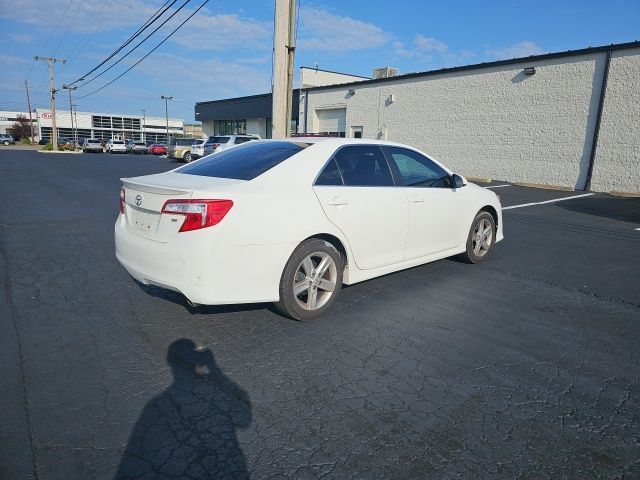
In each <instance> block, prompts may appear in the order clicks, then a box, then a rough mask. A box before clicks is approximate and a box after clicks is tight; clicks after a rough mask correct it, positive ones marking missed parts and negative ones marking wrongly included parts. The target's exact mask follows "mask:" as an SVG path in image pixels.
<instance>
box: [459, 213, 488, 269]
mask: <svg viewBox="0 0 640 480" xmlns="http://www.w3.org/2000/svg"><path fill="white" fill-rule="evenodd" d="M495 237H496V222H495V220H494V219H493V216H492V215H491V214H490V213H489V212H485V211H481V212H478V214H477V215H476V218H474V219H473V223H472V224H471V228H470V229H469V236H468V237H467V249H466V251H465V252H464V253H462V254H461V255H460V257H461V258H462V260H464V261H465V262H467V263H479V262H482V261H483V260H485V259H486V258H487V257H488V256H489V252H490V251H491V248H492V247H493V244H494V243H495Z"/></svg>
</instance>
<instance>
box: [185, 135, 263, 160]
mask: <svg viewBox="0 0 640 480" xmlns="http://www.w3.org/2000/svg"><path fill="white" fill-rule="evenodd" d="M251 140H260V136H259V135H216V136H215V137H209V138H208V139H206V140H199V141H198V142H196V143H194V144H193V145H192V146H191V160H197V159H198V158H200V157H204V156H205V155H209V154H211V153H218V152H221V151H222V150H227V149H229V148H233V147H235V146H237V145H240V144H242V143H246V142H250V141H251Z"/></svg>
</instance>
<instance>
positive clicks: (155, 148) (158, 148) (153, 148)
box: [147, 143, 167, 155]
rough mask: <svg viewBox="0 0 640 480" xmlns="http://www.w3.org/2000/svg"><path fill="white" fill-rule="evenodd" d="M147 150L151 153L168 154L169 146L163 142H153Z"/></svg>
mask: <svg viewBox="0 0 640 480" xmlns="http://www.w3.org/2000/svg"><path fill="white" fill-rule="evenodd" d="M147 152H149V153H150V154H151V155H166V154H167V147H165V146H164V145H162V144H161V143H153V144H151V145H149V147H148V148H147Z"/></svg>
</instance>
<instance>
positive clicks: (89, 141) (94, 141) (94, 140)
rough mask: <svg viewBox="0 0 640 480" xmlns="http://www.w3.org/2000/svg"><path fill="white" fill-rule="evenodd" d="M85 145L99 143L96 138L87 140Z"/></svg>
mask: <svg viewBox="0 0 640 480" xmlns="http://www.w3.org/2000/svg"><path fill="white" fill-rule="evenodd" d="M87 143H100V140H98V139H96V138H87Z"/></svg>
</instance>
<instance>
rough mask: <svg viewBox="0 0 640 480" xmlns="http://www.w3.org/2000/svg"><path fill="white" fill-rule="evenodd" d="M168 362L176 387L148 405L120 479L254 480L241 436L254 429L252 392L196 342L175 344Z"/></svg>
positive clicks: (122, 463)
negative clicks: (232, 377) (233, 378)
mask: <svg viewBox="0 0 640 480" xmlns="http://www.w3.org/2000/svg"><path fill="white" fill-rule="evenodd" d="M167 362H168V363H169V366H170V367H171V370H172V372H173V383H172V384H171V385H170V386H169V387H168V388H167V389H166V390H165V391H164V392H162V393H161V394H159V395H157V396H156V397H154V398H153V399H151V400H150V401H149V402H148V403H147V404H146V405H145V408H144V410H143V411H142V414H141V415H140V418H139V419H138V421H137V422H136V425H135V427H134V428H133V432H132V433H131V436H130V437H129V441H128V443H127V448H126V450H125V452H124V454H123V456H122V459H121V460H120V465H119V467H118V471H117V473H116V477H115V478H117V479H126V478H158V477H163V478H164V477H175V478H183V477H186V478H194V479H198V478H202V479H205V478H206V479H213V478H225V479H227V478H228V479H247V478H249V472H248V471H247V464H246V459H245V456H244V454H243V452H242V449H241V448H240V444H239V443H238V439H237V436H236V430H237V429H244V428H247V427H248V426H249V425H250V424H251V419H252V415H251V403H250V401H249V395H248V394H247V392H245V391H244V390H243V389H242V388H240V387H239V386H238V385H236V384H235V383H234V382H233V381H232V380H231V379H229V378H228V377H227V376H226V375H225V374H224V373H223V372H222V371H221V370H220V368H219V367H218V366H217V364H216V362H215V359H214V357H213V353H212V352H211V350H209V349H198V348H196V345H195V343H194V342H193V341H191V340H188V339H180V340H176V341H175V342H173V343H172V344H171V345H170V346H169V349H168V351H167Z"/></svg>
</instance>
